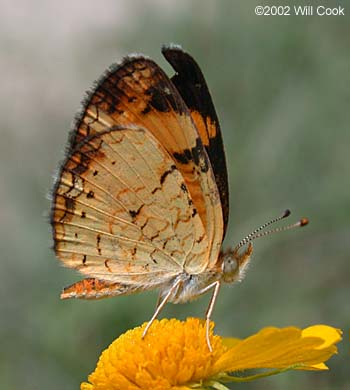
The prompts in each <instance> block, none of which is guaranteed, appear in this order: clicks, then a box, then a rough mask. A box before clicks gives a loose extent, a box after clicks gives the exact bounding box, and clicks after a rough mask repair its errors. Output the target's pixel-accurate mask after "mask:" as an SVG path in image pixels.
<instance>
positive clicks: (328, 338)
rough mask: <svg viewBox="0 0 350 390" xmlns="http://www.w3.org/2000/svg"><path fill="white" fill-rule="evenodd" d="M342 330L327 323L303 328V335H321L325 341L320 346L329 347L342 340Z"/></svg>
mask: <svg viewBox="0 0 350 390" xmlns="http://www.w3.org/2000/svg"><path fill="white" fill-rule="evenodd" d="M341 335H342V331H341V330H340V329H336V328H332V327H331V326H327V325H313V326H309V327H308V328H305V329H303V331H302V337H310V336H311V337H319V338H320V339H322V340H323V343H322V344H321V345H319V347H318V348H325V347H329V346H330V345H332V344H335V343H338V342H339V341H340V340H341Z"/></svg>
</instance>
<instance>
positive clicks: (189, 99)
mask: <svg viewBox="0 0 350 390" xmlns="http://www.w3.org/2000/svg"><path fill="white" fill-rule="evenodd" d="M162 53H163V55H164V57H165V58H166V59H167V61H169V63H170V64H171V66H172V67H173V68H174V70H175V72H176V74H175V75H174V76H173V77H172V78H171V81H172V83H173V84H174V85H175V87H176V88H177V90H178V91H179V93H180V95H181V97H182V98H183V100H184V102H185V103H186V106H187V108H188V109H189V111H190V113H191V116H192V119H193V121H194V123H195V125H196V128H197V130H198V132H199V134H200V137H201V140H202V143H203V145H204V146H205V149H206V151H207V153H208V156H209V160H210V163H211V166H212V168H213V171H214V175H215V181H216V184H217V186H218V189H219V193H220V200H221V205H222V213H223V220H224V234H225V232H226V228H227V224H228V217H229V190H228V180H227V168H226V159H225V152H224V145H223V141H222V135H221V130H220V125H219V119H218V117H217V114H216V111H215V107H214V104H213V101H212V98H211V95H210V92H209V89H208V86H207V83H206V81H205V78H204V76H203V73H202V71H201V69H200V67H199V66H198V64H197V63H196V61H195V60H194V59H193V58H192V57H191V56H190V55H189V54H188V53H186V52H184V51H183V50H182V48H181V47H180V46H177V45H169V46H163V48H162Z"/></svg>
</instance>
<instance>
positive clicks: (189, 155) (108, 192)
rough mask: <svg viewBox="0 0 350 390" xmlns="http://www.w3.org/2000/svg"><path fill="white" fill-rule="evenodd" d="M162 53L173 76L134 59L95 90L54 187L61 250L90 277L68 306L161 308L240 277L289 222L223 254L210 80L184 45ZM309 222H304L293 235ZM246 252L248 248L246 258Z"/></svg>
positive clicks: (221, 169)
mask: <svg viewBox="0 0 350 390" xmlns="http://www.w3.org/2000/svg"><path fill="white" fill-rule="evenodd" d="M162 53H163V55H164V56H165V58H166V59H167V61H168V62H169V63H170V64H171V66H172V67H173V69H174V70H175V74H174V76H173V77H171V78H169V77H168V76H167V75H166V73H165V72H164V71H163V70H162V69H161V68H160V67H159V66H158V65H157V64H156V63H155V62H154V61H152V60H151V59H149V58H147V57H145V56H142V55H130V56H128V57H126V58H125V59H124V60H123V61H122V62H121V63H119V64H116V65H112V66H111V67H110V68H109V69H108V70H107V71H106V72H105V73H104V74H103V75H102V77H101V78H100V79H99V80H98V81H97V82H96V84H95V86H94V88H93V90H92V91H91V92H88V94H87V97H86V98H85V101H84V102H83V108H82V111H81V113H80V114H79V115H78V116H77V118H76V120H75V125H74V128H73V130H72V132H71V135H70V137H69V144H68V148H67V153H66V158H65V160H64V161H63V163H62V165H61V167H60V169H59V172H58V176H57V180H56V183H55V185H54V189H53V202H52V210H51V224H52V229H53V239H54V250H55V253H56V255H57V257H58V258H59V259H60V260H61V261H62V262H63V263H64V265H66V266H67V267H69V268H74V269H76V270H78V271H79V272H80V273H81V274H83V275H85V276H86V277H87V278H85V279H83V280H81V281H78V282H77V283H74V284H73V285H72V286H69V287H67V288H65V289H64V290H63V292H62V294H61V298H62V299H67V298H84V299H98V298H104V297H111V296H117V295H128V294H133V293H137V292H141V291H146V290H153V289H157V290H159V300H158V304H157V308H156V311H155V313H154V315H153V317H152V319H151V321H150V322H149V323H148V326H147V328H146V329H145V332H144V335H145V334H146V332H147V330H148V328H149V326H150V325H151V323H152V321H153V320H154V319H155V318H156V317H157V315H158V314H159V312H160V310H161V309H162V308H163V306H164V305H165V303H166V302H173V303H184V302H187V301H191V300H193V299H195V298H197V297H199V296H201V295H202V294H204V293H205V292H207V291H209V290H212V291H213V295H212V299H211V301H210V304H209V307H208V310H207V314H206V319H207V330H208V332H207V342H208V346H209V349H211V346H210V341H209V319H210V316H211V313H212V310H213V307H214V303H215V299H216V297H217V295H218V292H219V288H220V285H221V284H222V283H223V282H234V281H237V280H240V279H242V277H243V275H244V271H245V269H246V266H247V264H248V262H249V259H250V256H251V254H252V245H251V241H252V240H253V239H254V238H257V237H261V236H263V235H266V234H269V233H270V232H271V231H270V230H269V231H266V230H265V231H264V232H261V231H262V230H263V229H264V228H266V227H267V226H268V225H270V224H271V223H273V222H276V221H278V220H280V219H282V218H284V217H286V216H287V215H289V211H287V212H285V213H284V214H283V215H282V216H281V217H279V218H276V219H274V220H272V221H269V222H268V223H266V224H264V225H262V226H261V227H260V228H258V229H256V230H255V231H254V232H252V233H251V234H249V235H248V236H247V237H246V238H245V239H243V240H242V241H241V242H240V243H239V244H238V245H237V246H236V247H235V248H234V249H230V250H227V251H223V250H222V242H223V239H224V236H225V232H226V228H227V223H228V214H229V196H228V193H229V191H228V182H227V170H226V162H225V153H224V148H223V141H222V135H221V131H220V126H219V121H218V118H217V115H216V112H215V108H214V105H213V102H212V99H211V96H210V93H209V90H208V87H207V84H206V82H205V79H204V76H203V74H202V72H201V70H200V68H199V66H198V64H197V63H196V62H195V60H194V59H193V58H192V57H191V56H190V55H189V54H187V53H186V52H184V51H183V50H182V49H181V47H179V46H176V45H169V46H164V47H163V48H162ZM306 223H307V220H306V219H302V220H300V221H299V222H297V223H296V224H294V225H289V226H286V227H284V228H280V229H275V230H274V231H276V230H286V229H289V228H291V227H295V226H303V225H305V224H306ZM243 247H245V249H243Z"/></svg>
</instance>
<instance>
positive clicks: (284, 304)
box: [0, 0, 350, 390]
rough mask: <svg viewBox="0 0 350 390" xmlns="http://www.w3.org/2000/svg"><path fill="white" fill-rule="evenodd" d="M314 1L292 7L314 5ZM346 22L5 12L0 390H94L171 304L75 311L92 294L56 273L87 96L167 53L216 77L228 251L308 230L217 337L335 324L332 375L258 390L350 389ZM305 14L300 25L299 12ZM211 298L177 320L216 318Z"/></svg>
mask: <svg viewBox="0 0 350 390" xmlns="http://www.w3.org/2000/svg"><path fill="white" fill-rule="evenodd" d="M310 3H312V4H314V5H316V4H322V2H316V1H312V2H311V1H310V2H303V1H302V0H298V1H294V2H279V4H289V5H291V6H292V7H293V5H308V4H310ZM323 3H325V4H326V5H328V6H338V5H343V6H344V7H345V13H346V15H345V16H338V17H336V16H333V17H331V16H323V17H321V16H304V17H302V16H298V17H297V16H265V17H263V16H256V15H255V14H254V8H255V6H256V5H258V4H262V5H267V4H270V5H272V4H276V2H275V3H274V2H270V1H267V0H264V1H263V2H262V1H244V0H239V1H233V0H226V1H225V0H222V1H204V0H201V1H200V0H197V1H188V0H176V1H175V0H169V1H162V0H148V1H145V0H144V1H141V0H140V1H131V0H105V1H104V0H102V1H99V2H95V1H91V0H84V1H83V0H76V1H74V2H70V1H68V0H63V1H60V2H45V1H43V0H40V1H39V0H33V1H31V2H25V1H19V2H10V1H9V0H8V1H6V0H1V14H0V32H1V33H0V45H1V61H0V68H1V94H0V99H1V104H0V110H1V115H0V121H1V126H0V132H1V133H0V134H1V138H0V139H1V141H0V178H1V184H0V221H1V224H0V249H1V261H0V275H1V283H0V292H1V301H0V305H1V307H0V316H1V318H0V343H1V344H0V345H1V361H0V388H1V389H4V390H13V389H24V388H25V389H26V390H34V389H35V390H36V389H50V390H62V389H67V390H70V389H78V388H79V383H80V382H81V381H82V380H84V379H86V378H87V375H88V374H89V373H90V372H91V371H92V370H93V369H94V367H95V364H96V360H97V358H98V356H99V354H100V352H101V351H102V350H103V349H104V348H105V347H106V346H107V345H108V344H109V343H110V342H111V341H112V340H113V339H114V338H115V337H117V336H118V335H119V334H120V333H122V332H124V331H126V330H127V329H129V328H132V327H135V326H137V325H139V324H141V323H143V322H144V321H146V320H148V319H149V318H150V315H151V314H152V312H153V309H154V305H155V301H156V293H147V294H141V295H137V296H131V297H120V298H114V299H106V300H101V301H95V302H92V301H88V302H86V301H78V300H77V301H62V302H61V301H60V300H59V293H60V290H61V289H62V288H63V287H64V286H67V285H69V284H70V283H72V282H74V281H76V280H78V278H79V275H78V274H77V273H76V272H74V271H73V270H69V269H64V268H63V267H61V265H60V263H59V262H58V261H56V260H55V257H54V254H53V252H52V251H51V249H50V246H51V245H52V242H51V233H50V227H49V224H48V220H47V214H48V210H49V207H50V202H49V200H48V199H47V193H48V192H49V190H50V188H51V186H52V183H53V174H54V172H55V169H56V168H57V166H58V163H59V161H60V160H61V159H62V157H63V150H64V145H65V143H66V140H67V135H68V130H69V128H70V124H71V121H72V119H73V116H74V114H75V112H76V110H77V109H78V108H79V102H80V101H81V99H82V97H83V94H84V91H85V90H87V89H88V88H90V86H91V85H92V81H93V80H94V79H96V78H98V76H99V75H100V74H101V73H102V72H103V71H104V69H105V68H106V67H107V66H108V65H109V64H110V63H112V62H114V61H117V60H120V59H121V58H122V56H124V55H126V54H128V53H130V52H143V53H145V54H148V55H149V56H151V57H152V58H153V59H155V60H156V61H157V62H158V63H159V64H160V65H161V66H162V67H164V68H165V69H166V70H167V71H170V67H169V66H168V64H166V62H165V60H164V59H163V58H162V56H161V54H160V46H161V44H162V43H168V42H176V43H179V44H181V45H182V46H183V47H184V48H185V49H186V50H187V51H189V52H190V53H191V54H192V55H193V56H194V57H195V58H196V59H197V61H198V63H199V64H200V65H201V68H202V70H203V73H204V74H205V76H206V79H207V82H208V84H209V87H210V90H211V93H212V96H213V100H214V102H215V105H216V109H217V112H218V116H219V118H220V121H221V127H222V131H223V137H224V142H225V147H226V152H227V160H228V168H229V179H230V190H231V219H230V228H229V231H228V234H227V237H226V241H225V244H224V245H225V246H226V247H227V246H232V245H234V244H235V243H237V241H239V240H240V239H241V238H242V237H243V236H244V235H245V234H247V233H249V232H250V231H251V230H252V229H253V228H255V227H257V226H259V224H261V223H263V222H265V221H266V220H267V219H269V218H272V217H275V216H276V215H278V214H279V213H280V212H281V211H282V210H284V209H285V208H290V209H291V210H292V211H293V214H294V217H293V216H292V217H290V220H293V219H295V220H297V219H298V218H300V217H302V216H307V217H309V218H310V220H311V223H310V226H308V227H307V228H305V229H302V230H298V229H297V230H296V231H292V232H288V233H284V234H280V235H275V236H272V237H269V238H266V239H264V240H258V241H257V242H256V243H255V254H254V257H253V262H252V265H251V267H250V270H249V271H248V274H247V277H246V279H245V280H244V282H243V283H242V284H239V285H235V286H234V287H233V288H227V287H225V288H224V289H223V291H221V294H220V296H219V299H218V302H217V305H216V308H215V311H214V320H215V322H216V323H217V325H216V331H217V333H219V334H221V335H225V336H236V337H246V336H248V335H250V334H252V333H254V332H256V331H258V330H259V329H260V328H262V327H264V326H268V325H274V326H288V325H296V326H299V327H305V326H308V325H311V324H317V323H326V324H330V325H333V326H336V327H339V328H342V329H343V331H344V332H345V334H344V339H345V340H344V341H343V343H342V344H341V345H340V351H339V354H338V355H337V356H335V357H334V358H332V359H331V360H330V362H329V366H330V368H331V369H330V371H329V372H322V373H313V372H292V373H289V374H285V375H281V376H279V377H273V378H268V379H264V380H261V381H260V382H255V383H253V384H249V383H247V384H241V385H240V387H241V388H244V389H256V388H259V389H296V388H297V389H311V388H318V389H348V388H350V379H349V344H348V329H349V324H350V310H349V309H350V307H349V292H350V289H349V277H350V266H349V252H350V240H349V237H350V235H349V234H350V228H349V217H350V180H349V179H350V178H349V172H350V131H349V124H350V106H349V104H350V88H349V86H350V46H349V37H350V23H349V22H350V3H349V2H346V1H343V2H342V1H324V2H323ZM292 13H293V12H292ZM208 299H209V296H206V297H203V298H202V299H200V300H198V301H196V302H194V303H191V304H186V305H177V306H175V305H168V306H167V307H166V309H165V310H164V312H163V313H162V316H166V317H173V316H175V317H177V318H182V319H183V318H186V317H187V316H190V315H191V316H199V317H202V316H203V315H204V312H205V309H206V306H207V302H208Z"/></svg>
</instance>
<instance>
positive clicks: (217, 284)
mask: <svg viewBox="0 0 350 390" xmlns="http://www.w3.org/2000/svg"><path fill="white" fill-rule="evenodd" d="M212 288H213V289H214V291H213V295H212V296H211V299H210V302H209V305H208V309H207V312H206V313H205V325H206V339H207V344H208V348H209V351H210V352H213V348H212V346H211V344H210V338H209V334H210V332H209V331H210V317H211V315H212V313H213V309H214V305H215V302H216V298H217V296H218V294H219V290H220V281H219V280H217V281H216V282H214V283H211V284H209V286H207V287H205V288H204V289H203V290H201V291H200V292H199V294H200V295H201V294H204V293H205V292H207V291H209V290H210V289H212Z"/></svg>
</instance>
